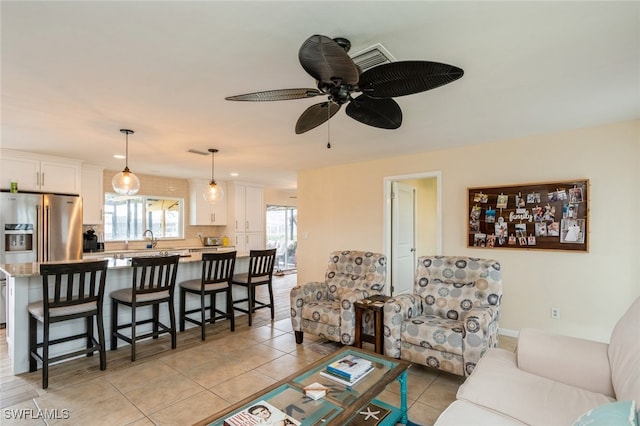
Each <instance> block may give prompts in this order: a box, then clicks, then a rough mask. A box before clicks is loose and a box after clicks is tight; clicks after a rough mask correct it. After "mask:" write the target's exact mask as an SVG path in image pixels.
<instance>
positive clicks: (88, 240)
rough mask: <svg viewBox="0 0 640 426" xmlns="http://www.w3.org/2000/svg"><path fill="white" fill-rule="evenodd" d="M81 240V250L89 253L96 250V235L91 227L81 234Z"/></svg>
mask: <svg viewBox="0 0 640 426" xmlns="http://www.w3.org/2000/svg"><path fill="white" fill-rule="evenodd" d="M82 242H83V243H82V251H83V252H84V253H91V252H94V251H96V250H98V236H97V235H96V231H94V230H93V229H88V230H87V231H86V232H85V233H84V234H82Z"/></svg>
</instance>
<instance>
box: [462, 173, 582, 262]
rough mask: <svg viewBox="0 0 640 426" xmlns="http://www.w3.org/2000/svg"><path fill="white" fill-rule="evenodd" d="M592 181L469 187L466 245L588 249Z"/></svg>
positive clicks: (530, 248)
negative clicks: (590, 186) (589, 201)
mask: <svg viewBox="0 0 640 426" xmlns="http://www.w3.org/2000/svg"><path fill="white" fill-rule="evenodd" d="M588 191H589V181H588V180H586V179H583V180H572V181H563V182H548V183H532V184H523V185H509V186H498V187H482V188H469V189H468V202H469V205H468V241H467V246H468V247H478V248H486V249H493V248H509V249H528V250H532V249H538V250H573V251H585V252H587V251H588V237H589V233H588V230H589V204H588V195H589V194H588Z"/></svg>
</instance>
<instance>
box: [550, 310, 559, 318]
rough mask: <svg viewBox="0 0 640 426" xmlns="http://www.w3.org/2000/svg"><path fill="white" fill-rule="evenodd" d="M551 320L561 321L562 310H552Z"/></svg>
mask: <svg viewBox="0 0 640 426" xmlns="http://www.w3.org/2000/svg"><path fill="white" fill-rule="evenodd" d="M551 318H553V319H560V308H551Z"/></svg>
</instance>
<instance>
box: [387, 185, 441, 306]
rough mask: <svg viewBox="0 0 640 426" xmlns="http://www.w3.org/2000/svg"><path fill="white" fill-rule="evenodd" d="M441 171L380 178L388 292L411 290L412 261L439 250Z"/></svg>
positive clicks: (414, 263) (396, 293)
mask: <svg viewBox="0 0 640 426" xmlns="http://www.w3.org/2000/svg"><path fill="white" fill-rule="evenodd" d="M441 192H442V190H441V173H440V172H424V173H416V174H411V175H402V176H389V177H385V178H384V195H385V207H384V227H385V229H384V247H385V254H386V256H387V271H389V273H388V274H387V288H388V289H389V290H388V292H389V294H390V295H392V296H395V295H398V294H404V293H411V292H412V291H413V284H414V283H413V281H414V277H415V270H416V262H417V259H418V258H419V257H421V256H429V255H440V254H441V252H442V211H441V205H442V202H441Z"/></svg>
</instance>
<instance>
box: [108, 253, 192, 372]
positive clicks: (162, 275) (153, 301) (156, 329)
mask: <svg viewBox="0 0 640 426" xmlns="http://www.w3.org/2000/svg"><path fill="white" fill-rule="evenodd" d="M179 259H180V256H178V255H176V256H158V257H137V258H133V259H132V260H131V266H132V269H133V285H132V287H131V288H124V289H121V290H116V291H114V292H112V293H111V350H112V351H114V350H116V348H117V347H118V339H121V340H124V341H125V342H127V343H129V344H130V345H131V361H135V360H136V341H137V340H141V339H146V338H148V337H153V338H154V339H157V338H158V336H160V335H161V334H163V333H169V334H170V335H171V349H175V348H176V314H175V311H174V309H173V293H174V289H175V285H176V273H177V270H178V260H179ZM161 303H167V308H168V309H169V320H170V325H169V326H167V325H165V324H163V323H161V322H160V304H161ZM118 305H125V306H128V307H129V308H131V322H129V323H126V324H118ZM141 306H152V309H153V316H152V318H149V319H144V320H138V319H137V318H136V308H138V307H141ZM149 323H151V324H152V330H151V331H150V332H148V333H144V334H138V333H137V331H136V327H137V326H139V325H142V324H149ZM125 328H131V336H127V335H124V334H122V333H120V332H119V330H122V329H125Z"/></svg>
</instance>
